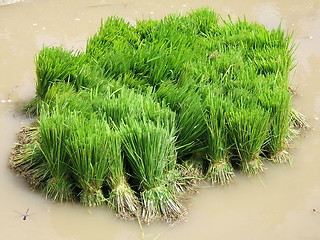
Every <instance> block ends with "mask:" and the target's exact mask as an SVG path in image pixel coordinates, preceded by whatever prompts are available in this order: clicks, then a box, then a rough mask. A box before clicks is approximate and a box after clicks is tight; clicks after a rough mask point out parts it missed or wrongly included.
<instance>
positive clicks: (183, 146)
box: [156, 83, 206, 157]
mask: <svg viewBox="0 0 320 240" xmlns="http://www.w3.org/2000/svg"><path fill="white" fill-rule="evenodd" d="M156 94H157V96H158V98H159V99H163V100H164V101H166V102H167V103H168V104H169V107H170V108H171V109H172V110H173V111H174V112H176V125H177V147H178V149H177V151H178V156H179V157H183V156H186V155H188V154H191V153H194V152H197V151H200V150H201V149H203V147H204V146H203V136H204V133H205V132H206V122H205V112H204V108H203V104H202V102H203V100H202V99H201V96H200V95H199V94H198V93H197V92H196V91H195V89H193V87H192V86H191V85H187V84H182V85H177V84H172V83H163V84H162V85H161V86H160V88H159V89H158V90H157V92H156Z"/></svg>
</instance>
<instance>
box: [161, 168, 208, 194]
mask: <svg viewBox="0 0 320 240" xmlns="http://www.w3.org/2000/svg"><path fill="white" fill-rule="evenodd" d="M177 168H178V169H176V170H175V171H173V172H172V173H168V174H167V177H168V184H169V185H170V186H171V187H174V189H175V190H176V191H177V192H178V193H180V194H179V195H180V196H181V197H186V194H195V193H197V192H198V191H197V188H198V187H199V182H200V181H201V180H202V179H203V176H202V172H201V173H200V172H199V170H198V169H195V168H194V167H192V166H186V165H179V166H177Z"/></svg>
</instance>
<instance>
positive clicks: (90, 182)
mask: <svg viewBox="0 0 320 240" xmlns="http://www.w3.org/2000/svg"><path fill="white" fill-rule="evenodd" d="M66 124H68V125H69V127H70V133H69V137H68V139H67V140H66V145H65V148H66V150H67V152H68V156H69V157H70V168H71V169H72V173H73V178H74V179H75V181H76V182H77V185H78V186H79V187H80V188H81V192H80V202H81V203H82V204H83V205H85V206H90V207H91V206H98V205H101V204H102V203H103V202H104V201H105V197H104V195H103V192H102V189H101V188H102V185H103V183H104V181H105V179H106V176H107V173H108V167H109V164H108V157H109V156H108V154H109V152H108V150H109V147H110V134H111V132H110V131H111V130H110V127H109V125H108V124H107V123H106V122H104V121H101V120H98V119H96V118H94V117H93V118H91V119H88V120H86V119H85V118H83V117H81V115H77V114H72V115H70V118H69V121H67V122H66Z"/></svg>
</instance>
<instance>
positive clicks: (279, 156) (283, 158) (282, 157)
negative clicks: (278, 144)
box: [268, 150, 292, 165]
mask: <svg viewBox="0 0 320 240" xmlns="http://www.w3.org/2000/svg"><path fill="white" fill-rule="evenodd" d="M268 160H269V161H272V162H273V163H277V164H282V163H285V164H289V165H291V163H292V158H291V156H290V154H289V153H288V152H287V151H286V150H282V151H281V152H278V153H276V154H273V155H271V157H270V158H269V159H268Z"/></svg>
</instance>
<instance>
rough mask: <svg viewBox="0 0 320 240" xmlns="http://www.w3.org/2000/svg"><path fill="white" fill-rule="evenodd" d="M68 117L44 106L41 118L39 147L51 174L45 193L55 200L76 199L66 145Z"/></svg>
mask: <svg viewBox="0 0 320 240" xmlns="http://www.w3.org/2000/svg"><path fill="white" fill-rule="evenodd" d="M66 117H67V114H62V112H59V110H58V109H56V110H54V111H50V112H49V109H48V108H46V107H43V108H42V110H41V118H40V120H39V131H40V140H39V148H40V150H41V152H42V154H43V156H44V158H45V163H46V165H47V168H48V171H49V172H50V176H51V178H49V179H48V180H47V181H46V183H45V186H44V193H45V195H46V196H47V197H50V198H52V199H53V200H54V201H69V200H73V199H74V193H73V189H74V183H73V181H72V180H71V179H70V167H69V165H70V164H69V159H68V154H67V149H66V147H65V146H66V140H67V139H68V136H69V133H70V132H69V129H68V126H66V125H65V124H64V123H65V118H66Z"/></svg>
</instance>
